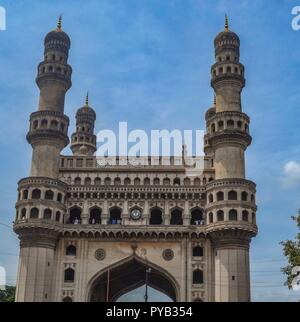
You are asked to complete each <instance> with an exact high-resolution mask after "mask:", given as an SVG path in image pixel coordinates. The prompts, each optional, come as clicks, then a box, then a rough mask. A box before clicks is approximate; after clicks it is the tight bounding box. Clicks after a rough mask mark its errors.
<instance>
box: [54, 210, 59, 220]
mask: <svg viewBox="0 0 300 322" xmlns="http://www.w3.org/2000/svg"><path fill="white" fill-rule="evenodd" d="M55 220H56V221H58V222H60V212H59V211H57V212H56V215H55Z"/></svg>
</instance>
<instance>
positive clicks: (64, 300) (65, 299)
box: [62, 296, 73, 303]
mask: <svg viewBox="0 0 300 322" xmlns="http://www.w3.org/2000/svg"><path fill="white" fill-rule="evenodd" d="M62 301H63V302H64V303H71V302H73V300H72V298H71V297H70V296H66V297H64V298H63V300H62Z"/></svg>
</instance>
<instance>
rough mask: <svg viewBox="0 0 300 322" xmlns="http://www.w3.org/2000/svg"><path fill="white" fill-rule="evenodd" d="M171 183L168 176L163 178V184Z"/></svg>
mask: <svg viewBox="0 0 300 322" xmlns="http://www.w3.org/2000/svg"><path fill="white" fill-rule="evenodd" d="M170 184H171V180H170V178H164V180H163V185H164V186H169V185H170Z"/></svg>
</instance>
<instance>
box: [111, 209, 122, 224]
mask: <svg viewBox="0 0 300 322" xmlns="http://www.w3.org/2000/svg"><path fill="white" fill-rule="evenodd" d="M109 212H110V216H109V224H110V225H120V224H121V215H122V210H121V209H120V208H118V207H114V208H111V209H110V211H109Z"/></svg>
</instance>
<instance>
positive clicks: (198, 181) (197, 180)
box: [194, 178, 201, 186]
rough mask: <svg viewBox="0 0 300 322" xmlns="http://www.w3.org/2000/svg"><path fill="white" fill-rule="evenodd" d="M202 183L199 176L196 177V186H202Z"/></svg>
mask: <svg viewBox="0 0 300 322" xmlns="http://www.w3.org/2000/svg"><path fill="white" fill-rule="evenodd" d="M200 185H201V181H200V179H199V178H195V179H194V186H200Z"/></svg>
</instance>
